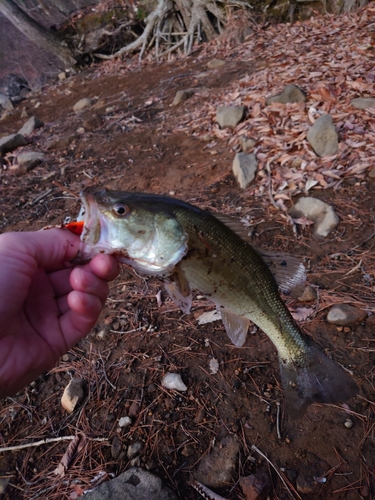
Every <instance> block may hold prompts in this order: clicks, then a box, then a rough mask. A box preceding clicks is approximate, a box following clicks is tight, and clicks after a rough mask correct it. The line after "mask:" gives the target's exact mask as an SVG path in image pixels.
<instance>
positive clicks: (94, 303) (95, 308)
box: [60, 290, 102, 349]
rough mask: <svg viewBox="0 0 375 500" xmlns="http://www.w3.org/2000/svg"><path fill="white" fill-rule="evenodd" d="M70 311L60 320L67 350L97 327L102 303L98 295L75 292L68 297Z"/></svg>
mask: <svg viewBox="0 0 375 500" xmlns="http://www.w3.org/2000/svg"><path fill="white" fill-rule="evenodd" d="M67 302H68V305H69V311H68V312H67V313H66V314H64V315H63V316H62V317H61V318H60V327H61V330H62V332H63V335H64V338H65V342H66V346H67V349H70V348H71V347H72V346H73V345H74V344H75V343H76V342H78V340H80V339H81V338H82V337H84V336H85V335H87V334H88V333H90V331H91V329H92V327H93V326H94V325H95V323H96V321H97V319H98V317H99V314H100V311H101V310H102V303H101V301H100V299H99V298H98V297H97V296H96V295H91V294H89V293H83V292H80V291H77V290H73V292H70V294H69V295H68V297H67Z"/></svg>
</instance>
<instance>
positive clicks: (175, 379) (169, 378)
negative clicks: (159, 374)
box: [161, 372, 187, 392]
mask: <svg viewBox="0 0 375 500" xmlns="http://www.w3.org/2000/svg"><path fill="white" fill-rule="evenodd" d="M161 385H162V386H163V387H165V388H166V389H174V390H175V391H181V392H185V391H187V387H186V385H185V384H184V383H183V381H182V379H181V376H180V375H179V374H178V373H170V372H169V373H166V374H165V375H164V377H163V379H162V381H161Z"/></svg>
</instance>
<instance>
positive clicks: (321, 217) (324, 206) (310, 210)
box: [289, 196, 339, 238]
mask: <svg viewBox="0 0 375 500" xmlns="http://www.w3.org/2000/svg"><path fill="white" fill-rule="evenodd" d="M289 213H290V215H291V216H292V217H294V218H298V217H306V218H307V219H310V220H312V221H313V222H314V223H315V235H316V236H318V237H321V238H322V237H323V238H324V237H326V236H328V235H329V233H330V232H331V231H332V230H333V229H334V228H335V227H336V226H337V224H338V223H339V218H338V217H337V215H336V213H335V211H334V209H333V207H332V206H331V205H328V203H325V202H324V201H321V200H318V199H317V198H312V197H310V196H307V197H305V198H300V199H299V200H298V202H297V203H296V204H295V205H294V207H292V208H291V209H290V210H289Z"/></svg>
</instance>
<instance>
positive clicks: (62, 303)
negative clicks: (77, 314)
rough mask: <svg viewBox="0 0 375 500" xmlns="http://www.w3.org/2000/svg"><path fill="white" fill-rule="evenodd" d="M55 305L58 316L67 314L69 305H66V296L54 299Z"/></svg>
mask: <svg viewBox="0 0 375 500" xmlns="http://www.w3.org/2000/svg"><path fill="white" fill-rule="evenodd" d="M56 303H57V309H58V311H59V315H60V316H62V315H63V314H65V313H67V312H68V311H69V309H70V307H69V304H68V295H64V296H63V297H59V298H58V299H56Z"/></svg>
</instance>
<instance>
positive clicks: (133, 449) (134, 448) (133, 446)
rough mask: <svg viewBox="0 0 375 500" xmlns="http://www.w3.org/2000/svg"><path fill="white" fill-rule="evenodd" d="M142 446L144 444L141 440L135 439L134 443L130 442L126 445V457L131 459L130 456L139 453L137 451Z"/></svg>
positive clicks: (132, 456)
mask: <svg viewBox="0 0 375 500" xmlns="http://www.w3.org/2000/svg"><path fill="white" fill-rule="evenodd" d="M143 446H144V445H143V443H142V441H136V442H135V443H133V444H130V445H129V447H128V451H127V453H126V455H127V457H128V459H129V460H131V459H132V458H134V457H136V456H137V455H139V452H140V451H141V450H143Z"/></svg>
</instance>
